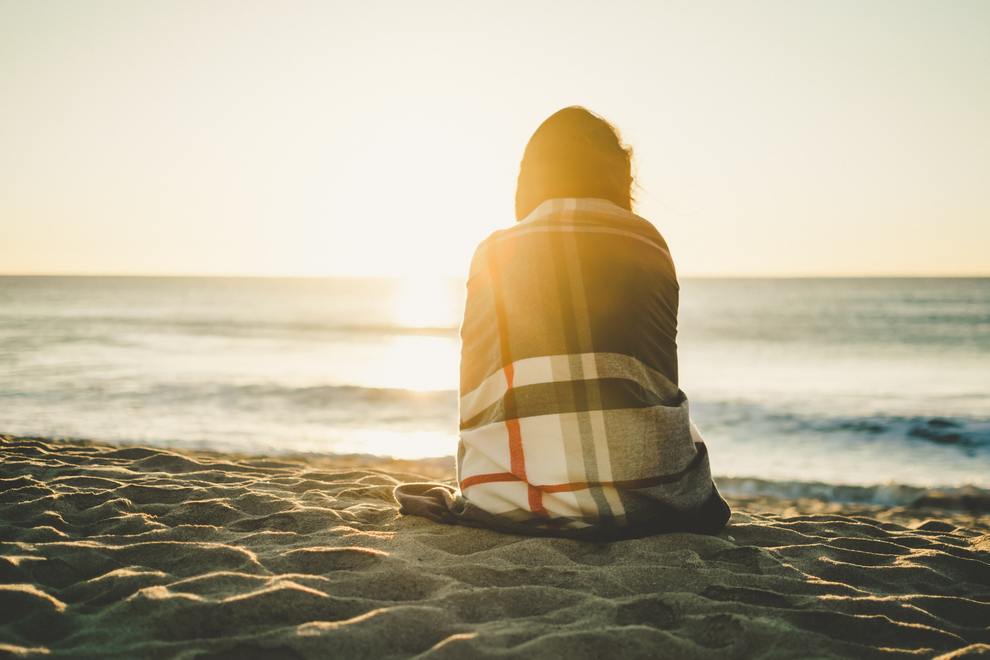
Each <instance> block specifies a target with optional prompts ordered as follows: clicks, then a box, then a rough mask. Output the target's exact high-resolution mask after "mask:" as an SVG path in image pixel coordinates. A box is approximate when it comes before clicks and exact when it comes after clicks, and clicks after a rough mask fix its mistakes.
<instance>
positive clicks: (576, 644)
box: [0, 436, 990, 658]
mask: <svg viewBox="0 0 990 660" xmlns="http://www.w3.org/2000/svg"><path fill="white" fill-rule="evenodd" d="M451 471H452V462H450V464H448V462H447V461H443V460H435V461H425V462H399V461H386V460H376V459H361V458H330V457H322V458H312V457H297V458H286V457H243V456H238V457H235V456H229V455H223V454H212V453H192V452H184V453H178V452H172V451H165V450H161V449H151V448H144V447H114V446H107V445H100V444H92V443H78V442H53V441H46V440H37V439H25V438H14V437H9V436H5V437H0V655H4V656H14V657H20V656H35V655H39V656H40V655H51V656H66V657H67V656H72V657H166V656H180V657H186V658H191V657H214V656H215V657H267V656H270V657H375V658H381V657H409V656H422V657H491V656H511V657H515V656H520V657H522V656H525V657H569V658H593V657H625V658H629V657H678V658H694V657H699V658H701V657H705V658H715V657H718V658H724V657H738V658H742V657H747V658H749V657H881V656H882V657H902V656H910V657H932V656H940V655H943V654H944V655H946V657H962V656H967V655H985V654H988V653H990V520H988V517H987V516H986V512H985V509H982V508H981V506H977V505H979V504H980V503H975V504H974V503H972V502H970V503H967V502H959V501H955V502H939V501H938V500H934V501H933V500H927V501H921V502H919V504H918V505H917V506H908V507H898V508H881V507H878V506H875V505H862V506H853V505H840V504H835V503H825V502H822V501H817V500H810V499H809V500H780V499H772V498H755V497H754V498H748V499H740V498H735V499H732V498H730V503H731V504H732V506H733V509H734V514H733V516H732V520H731V521H730V524H729V526H728V527H727V528H726V530H725V531H724V532H723V533H721V534H720V535H718V536H713V537H705V536H696V535H689V534H671V535H666V536H654V537H650V538H644V539H638V540H631V541H622V542H616V543H611V544H592V543H583V542H576V541H567V540H559V539H536V538H522V537H516V536H508V535H503V534H497V533H494V532H489V531H485V530H477V529H469V528H461V527H448V526H442V525H437V524H434V523H431V522H429V521H426V520H423V519H418V518H410V517H402V516H399V515H398V513H397V507H396V505H395V504H394V502H393V500H392V488H393V487H394V486H395V485H396V484H398V483H401V482H404V481H411V480H422V479H423V478H424V477H426V478H430V479H444V478H450V477H451V476H452V474H451ZM950 504H952V505H954V506H955V508H951V509H950V508H932V507H936V506H939V507H941V506H943V505H944V506H949V505H950ZM967 507H969V510H966V508H967Z"/></svg>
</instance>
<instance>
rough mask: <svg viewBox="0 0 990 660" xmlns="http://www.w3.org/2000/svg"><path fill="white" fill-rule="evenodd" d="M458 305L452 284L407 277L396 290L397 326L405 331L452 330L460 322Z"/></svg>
mask: <svg viewBox="0 0 990 660" xmlns="http://www.w3.org/2000/svg"><path fill="white" fill-rule="evenodd" d="M457 304H458V301H457V300H456V299H455V295H454V288H453V284H452V283H451V282H450V281H449V280H445V279H442V278H434V277H406V278H403V279H401V280H399V283H398V285H397V287H396V290H395V298H394V303H393V309H394V315H395V316H394V318H395V323H396V324H397V325H399V326H400V327H403V328H437V329H440V328H452V327H455V326H456V325H457V321H458V312H459V310H458V309H457Z"/></svg>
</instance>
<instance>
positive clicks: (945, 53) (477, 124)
mask: <svg viewBox="0 0 990 660" xmlns="http://www.w3.org/2000/svg"><path fill="white" fill-rule="evenodd" d="M572 104H581V105H585V106H587V107H588V108H590V109H592V110H594V111H596V112H598V113H600V114H602V115H604V116H605V117H606V118H607V119H609V120H610V121H612V122H613V123H614V124H615V125H616V126H618V128H619V129H620V130H621V131H622V133H623V137H624V138H625V139H626V141H627V142H628V143H629V144H631V145H632V147H633V149H634V151H635V158H636V172H637V175H638V182H639V185H640V189H639V191H638V193H637V196H638V200H639V201H638V204H637V207H636V210H637V212H639V213H640V214H641V215H643V216H645V217H646V218H648V219H650V220H651V221H652V222H653V223H654V224H655V225H656V226H657V227H658V229H659V230H660V231H661V233H663V234H664V236H665V237H666V238H667V240H668V242H669V244H670V246H671V248H672V250H673V254H674V259H675V262H676V263H677V266H678V270H679V272H680V274H681V275H682V276H683V275H892V274H897V275H927V274H936V275H951V274H990V256H988V255H990V2H987V1H984V0H976V1H973V2H962V1H945V0H937V1H935V0H933V1H931V2H909V1H903V0H896V1H891V2H881V1H870V2H862V1H858V0H857V1H854V2H841V1H839V0H827V1H823V2H794V1H792V0H786V1H781V2H735V1H733V2H724V3H704V2H683V3H668V2H642V3H625V2H608V3H604V2H589V3H577V2H506V1H501V2H492V3H478V2H465V1H463V0H460V1H454V2H399V1H396V2H392V3H374V2H364V1H362V2H340V3H334V2H328V1H327V2H275V1H274V0H273V1H271V2H264V3H262V2H257V3H251V2H210V1H193V0H188V1H175V2H131V1H130V0H126V1H120V2H77V1H75V0H73V1H69V2H50V1H38V2H34V1H29V0H22V1H16V2H15V1H8V0H0V272H4V273H78V274H243V275H395V274H409V273H420V274H427V275H436V274H449V275H459V274H463V271H464V270H465V268H466V266H467V262H468V260H469V258H470V255H471V252H472V250H473V247H474V245H475V244H476V243H477V241H478V240H480V239H481V238H483V237H484V236H485V235H487V234H488V233H489V232H491V231H492V230H494V229H496V228H498V227H502V226H507V225H510V224H511V223H512V222H513V221H514V216H513V194H514V189H515V176H516V173H517V168H518V163H519V159H520V157H521V156H522V151H523V147H524V146H525V143H526V140H527V139H528V138H529V136H530V134H531V133H532V132H533V130H534V129H535V128H536V126H537V125H538V124H539V123H540V122H541V121H542V120H543V119H544V118H545V117H546V116H547V115H549V114H551V113H552V112H554V111H555V110H557V109H559V108H560V107H563V106H566V105H572Z"/></svg>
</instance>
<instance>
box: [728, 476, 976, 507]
mask: <svg viewBox="0 0 990 660" xmlns="http://www.w3.org/2000/svg"><path fill="white" fill-rule="evenodd" d="M716 481H717V483H718V488H719V490H720V491H721V492H722V493H723V494H724V495H726V496H728V497H730V498H731V497H735V498H749V497H773V498H779V499H791V500H796V499H813V500H822V501H826V502H835V503H840V504H866V505H879V506H902V507H909V508H932V509H953V510H959V511H969V512H972V513H987V512H990V490H987V489H985V488H979V487H977V486H974V485H971V484H967V485H962V486H952V487H944V488H927V487H923V486H910V485H906V484H899V483H886V484H877V485H850V484H828V483H822V482H819V481H811V482H809V481H775V480H770V479H758V478H749V477H722V478H718V477H716Z"/></svg>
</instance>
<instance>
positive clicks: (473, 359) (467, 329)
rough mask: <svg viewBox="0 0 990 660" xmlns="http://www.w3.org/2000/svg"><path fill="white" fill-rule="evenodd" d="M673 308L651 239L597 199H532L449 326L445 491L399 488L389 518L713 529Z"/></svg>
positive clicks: (585, 531)
mask: <svg viewBox="0 0 990 660" xmlns="http://www.w3.org/2000/svg"><path fill="white" fill-rule="evenodd" d="M677 306H678V285H677V277H676V274H675V272H674V266H673V262H672V260H671V257H670V253H669V251H668V249H667V245H666V243H665V241H664V240H663V238H662V237H661V236H660V234H659V233H658V232H657V230H656V229H655V228H654V227H653V225H652V224H650V223H649V222H647V221H646V220H644V219H642V218H640V217H639V216H636V215H634V214H633V213H631V212H629V211H627V210H625V209H622V208H620V207H619V206H617V205H615V204H612V203H611V202H608V201H605V200H600V199H551V200H547V201H546V202H544V203H543V204H541V205H540V206H539V207H537V208H536V209H535V210H534V211H533V212H532V213H531V214H530V215H529V216H528V217H526V218H525V219H524V220H523V221H521V222H519V223H518V224H516V225H515V226H513V227H511V228H509V229H505V230H502V231H498V232H495V233H494V234H492V235H491V236H489V237H488V238H487V239H485V241H483V242H482V243H481V245H480V246H479V247H478V249H477V251H476V252H475V255H474V258H473V260H472V263H471V271H470V275H469V278H468V282H467V303H466V308H465V314H464V321H463V324H462V326H461V340H462V352H461V386H460V392H461V396H460V427H461V432H460V443H459V447H458V453H457V480H458V484H457V485H458V488H454V487H452V486H446V485H443V484H405V485H402V486H399V487H397V488H396V491H395V495H396V499H397V500H398V501H399V503H400V505H401V507H402V508H401V510H402V511H403V512H404V513H412V514H418V515H425V516H427V517H430V518H432V519H434V520H438V521H441V522H448V523H459V524H468V525H478V526H486V527H492V528H495V529H500V530H504V531H510V532H516V533H525V534H539V535H556V536H567V537H575V538H598V539H609V538H623V537H629V536H639V535H643V534H650V533H655V532H662V531H692V532H702V533H715V532H717V531H719V530H720V529H722V527H723V526H724V525H725V523H726V521H727V520H728V517H729V508H728V506H727V505H726V503H725V501H724V500H723V499H722V497H721V496H720V495H719V493H718V491H717V490H716V488H715V485H714V483H713V482H712V477H711V471H710V468H709V462H708V453H707V450H706V448H705V444H704V442H703V441H702V439H701V437H700V435H699V434H698V432H697V430H696V429H695V428H694V426H693V424H692V423H691V419H690V415H689V412H688V402H687V398H686V396H685V395H684V393H683V392H682V391H681V390H680V388H679V387H678V385H677V348H676V346H677V344H676V333H677Z"/></svg>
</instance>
